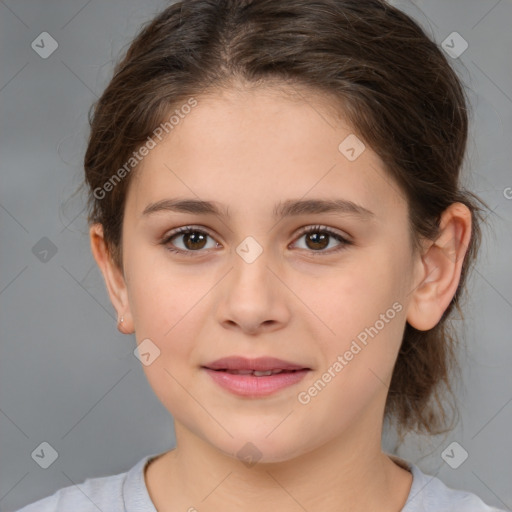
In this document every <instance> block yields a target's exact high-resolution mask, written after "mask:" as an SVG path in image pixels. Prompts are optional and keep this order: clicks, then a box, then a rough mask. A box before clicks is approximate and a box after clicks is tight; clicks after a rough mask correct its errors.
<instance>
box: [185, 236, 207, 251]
mask: <svg viewBox="0 0 512 512" xmlns="http://www.w3.org/2000/svg"><path fill="white" fill-rule="evenodd" d="M205 239H206V237H205V235H203V234H202V233H196V232H194V233H188V234H185V245H187V247H188V248H189V249H201V248H202V247H204V242H205ZM187 242H190V243H191V244H192V246H189V245H190V244H187ZM201 242H203V243H202V245H201ZM198 243H199V246H197V244H198Z"/></svg>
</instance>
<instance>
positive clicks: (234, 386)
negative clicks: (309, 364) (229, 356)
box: [205, 368, 309, 397]
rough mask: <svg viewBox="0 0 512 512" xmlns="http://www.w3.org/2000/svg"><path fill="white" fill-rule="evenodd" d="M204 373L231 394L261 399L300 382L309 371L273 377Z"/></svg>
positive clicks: (207, 369) (284, 373)
mask: <svg viewBox="0 0 512 512" xmlns="http://www.w3.org/2000/svg"><path fill="white" fill-rule="evenodd" d="M205 370H206V373H208V374H209V375H210V377H211V378H212V379H213V380H214V381H215V382H216V383H217V384H218V385H219V386H220V387H222V388H224V389H227V390H228V391H230V392H231V393H233V394H235V395H239V396H246V397H261V396H268V395H271V394H273V393H275V392H277V391H279V390H281V389H284V388H287V387H289V386H293V385H294V384H297V382H300V381H301V380H302V379H303V378H304V377H305V375H306V373H308V371H309V370H297V371H295V372H282V373H276V374H275V375H268V376H263V377H256V376H254V375H239V374H234V373H228V372H223V371H216V370H210V369H209V368H205Z"/></svg>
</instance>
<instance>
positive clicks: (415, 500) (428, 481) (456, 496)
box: [390, 455, 504, 512]
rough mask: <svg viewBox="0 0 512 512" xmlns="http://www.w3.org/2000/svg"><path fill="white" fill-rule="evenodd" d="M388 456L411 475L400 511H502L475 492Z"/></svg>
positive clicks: (402, 460)
mask: <svg viewBox="0 0 512 512" xmlns="http://www.w3.org/2000/svg"><path fill="white" fill-rule="evenodd" d="M390 457H391V458H392V459H393V460H395V462H397V463H398V464H399V465H401V466H402V467H405V468H406V469H408V470H409V471H410V472H411V473H412V475H413V481H412V486H411V490H410V492H409V496H408V498H407V502H406V504H405V506H404V508H403V509H402V512H504V511H503V510H502V509H498V508H495V507H491V506H490V505H487V504H486V503H485V502H484V501H482V500H481V499H480V498H479V497H478V496H477V495H476V494H473V493H471V492H469V491H464V490H459V489H452V488H451V487H448V486H447V485H446V484H444V483H443V482H442V481H441V480H440V479H439V478H437V477H435V476H432V475H428V474H426V473H423V471H421V469H420V468H419V467H418V466H416V465H415V464H413V463H411V462H408V461H405V460H404V459H401V458H399V457H396V456H394V455H393V456H390Z"/></svg>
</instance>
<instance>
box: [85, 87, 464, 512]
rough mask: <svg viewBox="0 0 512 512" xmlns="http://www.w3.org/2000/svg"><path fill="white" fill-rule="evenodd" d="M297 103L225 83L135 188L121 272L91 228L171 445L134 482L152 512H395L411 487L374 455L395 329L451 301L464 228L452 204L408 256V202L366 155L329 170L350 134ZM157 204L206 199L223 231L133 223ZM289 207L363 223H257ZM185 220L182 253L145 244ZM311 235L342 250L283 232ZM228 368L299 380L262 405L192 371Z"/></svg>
mask: <svg viewBox="0 0 512 512" xmlns="http://www.w3.org/2000/svg"><path fill="white" fill-rule="evenodd" d="M290 92H291V91H290ZM301 97H302V98H304V96H301ZM306 97H307V102H306V101H304V100H303V99H302V100H301V99H300V98H297V97H292V96H291V95H290V94H285V91H284V89H283V88H278V87H266V88H259V89H251V90H249V89H244V88H242V87H238V88H232V89H229V90H224V91H223V92H217V93H216V94H213V95H209V96H204V97H199V98H197V99H198V106H197V107H195V108H194V109H193V110H192V111H191V113H190V114H188V115H187V116H186V117H185V119H183V120H181V121H180V124H179V125H178V126H176V127H175V129H174V130H173V131H172V132H171V134H170V135H169V136H168V137H167V138H166V139H164V141H162V142H160V143H159V144H158V145H157V147H156V148H154V149H153V150H151V151H150V153H149V154H148V155H147V156H146V157H145V158H144V160H143V161H142V163H141V167H140V168H139V169H138V170H137V174H135V175H134V176H133V178H134V180H133V181H132V183H131V185H130V188H129V191H128V195H127V200H126V209H125V216H124V221H123V228H122V229H123V244H122V251H123V258H124V262H123V263H124V268H123V269H119V268H117V267H116V266H115V265H114V264H113V262H112V260H111V259H110V257H109V254H108V251H107V249H106V245H105V243H104V239H103V233H102V229H101V225H97V224H96V225H93V226H91V229H90V238H91V247H92V252H93V254H94V257H95V259H96V261H97V263H98V265H99V267H100V269H101V271H102V273H103V276H104V278H105V283H106V286H107V290H108V292H109V295H110V298H111V301H112V303H113V305H114V307H115V308H116V310H117V312H118V314H119V315H123V317H124V322H123V323H122V325H119V329H120V330H121V331H122V332H124V333H126V334H129V333H133V332H135V335H136V340H137V343H141V342H142V340H144V339H146V338H149V339H151V341H152V342H153V343H154V344H155V345H156V346H157V347H158V349H159V350H160V356H159V357H158V358H156V359H155V360H154V362H153V363H151V364H150V365H148V366H143V369H144V371H145V373H146V376H147V379H148V381H149V383H150V385H151V386H152V388H153V390H154V392H155V393H156V395H157V396H158V398H159V399H160V400H161V402H162V403H163V405H164V406H165V407H166V408H167V409H168V411H169V412H170V413H171V414H172V416H173V418H174V421H175V432H176V439H177V446H176V448H175V449H174V450H171V451H169V452H166V453H165V454H163V455H161V456H160V457H159V458H158V459H156V460H155V461H154V462H153V463H152V464H151V465H149V467H148V468H147V471H146V474H145V479H146V484H147V486H148V490H149V493H150V496H151V499H152V500H153V502H154V504H155V507H156V508H157V510H158V511H159V512H162V511H174V510H189V509H190V510H193V509H191V507H196V508H197V509H198V510H201V511H215V510H224V511H228V512H229V511H232V510H233V511H234V510H240V509H243V510H245V511H252V510H262V509H265V508H266V507H267V506H269V507H270V506H271V507H272V508H273V509H276V510H277V509H278V510H283V511H301V510H304V509H306V510H308V511H316V510H322V511H334V510H336V511H337V512H340V511H341V512H344V511H351V512H359V511H368V510H379V511H381V512H396V511H399V510H401V509H402V507H403V506H404V504H405V501H406V499H407V496H408V493H409V490H410V486H411V482H412V477H411V474H410V473H409V472H408V471H406V470H404V469H402V468H400V467H399V466H398V465H397V464H395V463H394V462H393V461H392V460H391V459H390V458H389V457H388V456H387V455H386V454H385V453H383V452H382V449H381V435H382V422H383V413H384V405H385V400H386V395H387V389H388V386H389V382H390V380H391V375H392V369H393V366H394V363H395V361H396V357H397V354H398V350H399V347H400V343H401V339H402V333H403V329H404V327H405V322H406V321H408V322H409V323H410V324H411V325H413V326H414V327H416V328H417V329H420V330H426V329H430V328H432V327H434V326H435V325H436V324H437V323H438V321H439V320H440V318H441V316H442V314H443V312H444V311H445V309H446V308H447V307H448V304H449V303H450V300H451V299H452V297H453V295H454V294H455V291H456V289H457V286H458V283H459V279H460V272H461V267H462V261H463V257H464V254H465V250H466V247H467V245H468V242H469V237H470V233H471V214H470V212H469V210H468V209H467V208H466V207H465V206H464V205H462V204H460V203H455V204H453V205H451V206H450V208H448V209H447V210H446V211H445V212H444V214H443V217H442V219H441V235H440V237H439V238H438V239H437V240H436V241H435V242H434V241H425V244H424V250H423V251H422V254H415V253H413V251H412V246H411V241H410V239H409V233H408V221H407V211H408V210H407V208H408V206H407V202H406V199H405V197H404V196H403V194H402V193H401V192H400V190H399V188H398V186H397V184H396V183H394V182H393V180H392V179H391V178H390V177H389V176H388V175H387V174H386V173H385V171H384V169H383V166H382V162H381V161H380V159H379V158H378V156H377V155H376V154H375V153H374V152H373V151H372V149H371V148H370V147H368V146H366V149H365V150H364V151H363V153H362V154H361V155H360V156H359V157H358V158H357V159H356V160H355V161H349V160H348V159H347V158H345V156H344V155H343V154H341V153H340V151H339V150H338V145H339V144H340V142H341V141H343V140H344V139H345V137H347V136H348V135H349V134H351V133H354V131H353V129H351V127H350V126H348V125H347V124H346V122H344V120H343V119H340V118H338V119H335V118H334V115H333V109H332V108H329V105H328V103H326V101H325V97H324V99H322V98H320V97H318V96H315V95H314V94H312V93H311V92H309V93H308V95H307V96H306ZM166 198H192V199H202V200H211V201H216V202H217V203H218V204H219V205H221V207H222V206H225V207H228V211H229V213H230V217H229V218H217V217H215V216H212V215H206V214H201V215H197V214H190V213H176V212H171V211H163V212H158V213H154V214H153V215H149V216H144V215H142V211H143V210H144V208H145V207H146V206H147V205H148V204H150V203H153V202H156V201H159V200H161V199H166ZM301 198H303V199H312V198H315V199H334V198H343V199H348V200H351V201H353V202H355V203H357V204H360V205H362V206H364V207H365V208H367V209H369V210H371V211H372V212H373V213H374V216H373V217H372V219H371V220H368V219H364V218H359V217H357V216H355V215H349V214H339V213H322V214H306V215H300V216H296V217H289V218H284V219H282V220H280V221H279V222H277V221H276V220H275V219H274V218H273V217H272V210H273V208H274V206H275V205H276V204H277V203H278V202H279V201H283V200H286V199H301ZM190 224H192V225H194V226H196V227H197V228H201V229H202V230H207V231H209V232H210V233H211V235H212V236H211V237H208V238H207V239H206V242H204V243H203V245H202V246H201V245H199V247H200V248H199V249H195V251H196V252H194V253H193V254H192V256H180V255H177V254H173V253H171V252H170V251H169V250H168V248H167V247H169V246H172V243H174V246H175V247H177V248H180V249H182V250H184V251H186V250H187V249H188V251H189V252H193V251H194V247H197V245H196V246H194V245H193V243H190V242H188V245H187V239H186V237H184V236H183V235H178V236H177V237H176V238H174V239H173V241H172V243H171V242H169V243H167V247H166V246H165V245H163V244H161V243H159V242H160V241H161V240H162V238H164V236H165V235H166V234H169V233H170V232H171V230H173V229H175V228H178V227H181V226H187V225H190ZM315 225H321V226H325V227H329V228H332V229H333V230H334V231H336V232H337V233H339V234H340V235H341V236H343V237H345V238H347V239H349V240H351V241H353V244H351V245H346V246H344V247H343V248H342V250H340V251H337V252H333V251H334V250H335V249H336V248H338V247H340V245H341V243H340V242H339V241H337V240H336V239H335V238H333V237H330V238H329V244H328V246H327V243H326V245H325V247H324V246H322V247H320V249H318V248H317V247H318V246H315V245H314V243H312V242H311V240H308V237H307V235H306V236H304V235H301V234H300V233H299V230H300V229H301V228H304V227H308V226H315ZM318 232H320V233H322V230H321V229H320V230H317V233H318ZM247 236H252V237H253V238H254V239H255V240H256V241H257V242H258V244H259V245H260V246H261V248H262V249H263V252H262V254H261V255H260V256H259V257H258V258H257V259H256V260H255V261H254V262H252V263H250V264H249V263H247V262H246V261H244V259H242V258H241V257H240V256H239V255H238V254H237V252H236V248H237V246H238V245H239V244H240V243H241V242H242V241H243V240H244V239H245V238H246V237H247ZM201 247H202V248H201ZM197 251H201V252H200V253H198V252H197ZM319 251H320V252H322V251H323V254H319ZM396 302H398V303H399V304H401V306H402V309H401V311H400V312H399V313H397V314H396V316H394V318H393V319H392V320H390V321H389V322H388V323H386V324H385V327H384V328H383V329H381V330H380V331H379V333H378V335H376V336H375V337H374V338H373V339H370V340H369V342H368V344H367V346H365V347H364V348H363V350H361V351H360V352H359V353H358V354H357V356H355V357H354V358H353V359H352V360H351V361H350V362H349V363H348V364H347V365H346V366H345V367H344V368H343V370H342V371H341V372H339V373H338V374H337V375H336V377H335V378H333V379H332V380H331V382H329V383H328V385H326V386H325V388H324V389H323V390H322V391H321V392H320V393H318V394H317V396H315V397H313V398H312V399H311V400H310V402H309V403H307V404H302V403H300V402H299V401H298V399H297V395H298V393H299V392H301V391H304V390H307V389H308V388H309V387H310V386H311V385H312V384H313V383H314V382H315V381H317V380H318V379H319V378H320V377H321V376H322V374H323V373H324V372H326V371H327V369H328V368H329V367H331V366H332V365H333V363H334V362H335V361H336V360H337V357H338V355H340V354H344V353H345V352H346V351H347V350H348V349H349V348H350V344H351V342H352V340H354V339H355V338H356V336H357V335H358V334H359V333H360V332H361V331H363V330H364V329H365V327H369V326H372V325H374V324H375V322H376V321H377V320H378V319H379V318H380V315H381V314H383V313H385V312H386V311H387V310H388V309H389V308H391V307H392V304H393V303H396ZM230 355H243V356H246V357H258V356H273V357H278V358H281V359H285V360H287V361H291V362H294V363H298V364H301V365H302V366H305V367H309V368H311V369H312V371H310V372H309V374H308V375H306V377H305V379H303V381H301V382H300V383H299V384H296V385H294V386H291V387H289V388H286V389H284V390H281V391H279V392H278V393H276V394H275V395H272V396H268V397H264V398H247V397H239V396H235V395H233V394H231V393H229V392H227V391H225V390H224V389H222V388H220V387H219V386H218V385H217V384H216V383H214V382H213V381H212V379H211V378H210V376H209V375H208V374H206V373H205V371H204V370H202V369H201V365H204V364H206V363H208V362H210V361H213V360H215V359H218V358H220V357H225V356H230ZM249 441H250V442H251V443H253V444H254V445H255V446H256V447H257V449H258V450H259V452H260V454H261V455H260V456H261V458H260V459H259V461H258V463H257V464H255V465H253V466H251V467H246V466H245V465H244V464H243V463H242V462H241V461H240V460H239V459H238V458H237V455H236V454H237V452H238V451H239V450H240V449H241V448H242V447H243V446H244V445H245V444H246V443H247V442H249Z"/></svg>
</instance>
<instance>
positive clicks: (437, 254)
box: [407, 203, 471, 331]
mask: <svg viewBox="0 0 512 512" xmlns="http://www.w3.org/2000/svg"><path fill="white" fill-rule="evenodd" d="M470 239H471V211H470V210H469V208H468V207H467V206H465V205H464V204H462V203H453V204H451V205H450V206H449V207H448V208H447V209H446V210H445V211H444V212H443V214H442V216H441V221H440V233H439V236H438V238H437V239H436V240H435V241H434V242H431V243H429V244H428V249H427V250H426V251H424V253H423V254H422V255H421V256H420V257H419V258H420V259H419V260H418V268H419V270H418V274H419V284H418V285H416V288H415V289H414V290H413V291H412V292H411V293H412V299H411V302H410V304H409V308H408V312H407V321H408V322H409V324H410V325H411V326H412V327H414V328H415V329H418V330H420V331H427V330H429V329H432V328H433V327H435V326H436V325H437V324H438V322H439V320H440V319H441V317H442V316H443V313H444V312H445V310H446V309H447V307H448V306H449V304H450V302H451V300H452V299H453V296H454V295H455V292H456V291H457V287H458V285H459V281H460V274H461V271H462V264H463V262H464V257H465V255H466V252H467V249H468V245H469V241H470ZM416 282H418V280H417V281H416Z"/></svg>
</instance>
